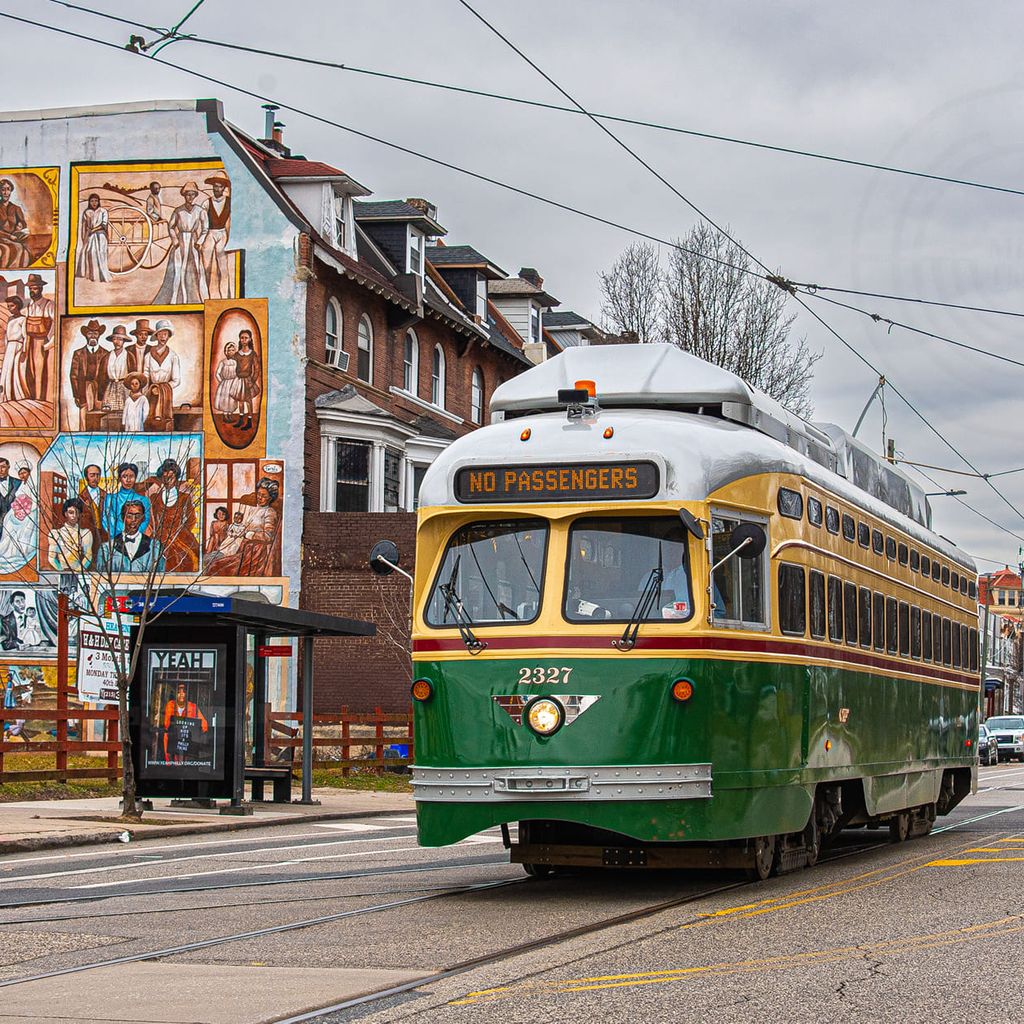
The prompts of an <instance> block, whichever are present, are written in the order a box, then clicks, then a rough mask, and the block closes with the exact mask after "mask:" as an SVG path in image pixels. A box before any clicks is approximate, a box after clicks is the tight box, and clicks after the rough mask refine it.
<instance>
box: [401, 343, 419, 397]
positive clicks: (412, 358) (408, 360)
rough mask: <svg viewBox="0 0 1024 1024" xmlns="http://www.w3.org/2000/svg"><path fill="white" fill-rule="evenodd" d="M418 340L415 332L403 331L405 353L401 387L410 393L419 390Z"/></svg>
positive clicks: (417, 392)
mask: <svg viewBox="0 0 1024 1024" xmlns="http://www.w3.org/2000/svg"><path fill="white" fill-rule="evenodd" d="M419 381H420V342H419V338H417V337H416V332H415V331H413V330H408V331H406V332H405V353H404V358H403V361H402V387H403V389H404V390H406V391H408V392H409V394H410V395H416V394H419V390H420V384H419Z"/></svg>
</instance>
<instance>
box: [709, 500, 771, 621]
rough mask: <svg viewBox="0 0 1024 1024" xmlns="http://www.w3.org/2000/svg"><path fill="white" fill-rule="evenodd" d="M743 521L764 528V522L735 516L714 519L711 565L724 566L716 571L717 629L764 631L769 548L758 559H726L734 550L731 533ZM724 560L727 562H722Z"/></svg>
mask: <svg viewBox="0 0 1024 1024" xmlns="http://www.w3.org/2000/svg"><path fill="white" fill-rule="evenodd" d="M741 522H756V523H757V525H758V526H761V527H762V528H764V526H765V523H764V520H763V519H762V520H755V519H752V518H751V519H747V520H743V519H739V518H737V517H736V516H735V515H731V516H727V515H719V514H717V513H713V514H712V516H711V564H712V565H715V564H716V563H718V562H721V563H722V564H721V565H719V566H718V568H717V569H716V570H715V575H714V579H713V581H712V583H713V587H712V596H713V598H714V602H715V614H714V622H715V625H716V626H754V627H757V628H764V626H766V625H767V621H768V615H767V610H766V608H765V605H766V603H767V601H766V597H767V587H766V585H765V576H766V566H765V562H766V560H767V552H768V549H767V548H766V549H765V552H764V553H763V554H762V555H761V556H759V557H757V558H739V557H738V556H735V555H734V556H733V557H732V558H729V557H727V556H728V555H729V553H730V552H731V551H732V550H733V547H732V544H731V541H730V538H731V535H732V531H733V530H734V529H736V527H737V526H739V525H740V523H741ZM723 560H724V561H723Z"/></svg>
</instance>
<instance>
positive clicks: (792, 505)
mask: <svg viewBox="0 0 1024 1024" xmlns="http://www.w3.org/2000/svg"><path fill="white" fill-rule="evenodd" d="M778 509H779V513H780V514H781V515H783V516H785V517H786V518H787V519H801V520H802V519H803V514H804V499H803V496H802V495H801V494H800V493H799V492H798V491H794V490H791V489H790V488H788V487H780V488H779V492H778ZM807 521H808V522H809V523H810V524H811V526H814V527H816V528H820V527H821V525H822V523H824V524H825V529H826V530H828V532H829V533H833V534H839V533H840V532H841V533H842V537H843V540H845V541H847V542H848V543H850V544H854V543H856V544H859V545H860V547H862V548H864V549H865V550H867V549H870V550H871V551H873V552H874V553H875V554H876V555H882V554H884V555H885V557H886V558H887V559H888V560H889V561H891V562H898V563H899V564H900V565H904V566H907V565H908V566H909V567H910V571H911V572H917V573H920V574H921V575H922V576H925V577H928V578H930V579H932V580H933V581H934V582H936V583H938V584H940V585H941V586H943V587H949V588H950V589H951V590H953V591H955V592H956V593H959V594H963V595H964V596H965V597H969V598H970V599H971V600H975V599H976V598H977V596H978V585H977V583H976V582H975V581H974V580H972V579H970V578H969V577H968V576H967V575H966V574H964V573H959V572H956V571H955V570H953V569H951V568H950V567H949V566H948V565H943V564H942V563H941V562H939V561H938V560H936V559H932V558H930V557H929V556H928V555H924V554H921V552H919V551H916V550H914V549H912V548H910V547H909V546H908V545H907V544H904V543H903V542H902V541H897V540H896V539H895V538H893V537H887V536H885V535H884V534H883V533H882V531H881V530H877V529H873V528H872V527H870V526H869V525H868V524H867V523H865V522H858V521H857V520H855V519H854V517H853V516H852V515H850V514H849V513H847V512H842V513H840V511H839V510H838V509H837V508H834V507H833V506H832V505H826V506H825V507H824V514H823V512H822V503H821V501H820V500H819V499H817V498H814V497H808V498H807Z"/></svg>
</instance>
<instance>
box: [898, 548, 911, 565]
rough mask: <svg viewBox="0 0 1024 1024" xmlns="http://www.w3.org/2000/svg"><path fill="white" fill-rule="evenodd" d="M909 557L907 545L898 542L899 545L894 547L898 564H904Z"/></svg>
mask: <svg viewBox="0 0 1024 1024" xmlns="http://www.w3.org/2000/svg"><path fill="white" fill-rule="evenodd" d="M909 559H910V551H909V549H908V548H907V545H906V544H899V545H897V547H896V561H898V562H899V563H900V565H906V564H907V562H908V561H909Z"/></svg>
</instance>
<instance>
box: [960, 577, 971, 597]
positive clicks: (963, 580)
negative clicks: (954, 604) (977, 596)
mask: <svg viewBox="0 0 1024 1024" xmlns="http://www.w3.org/2000/svg"><path fill="white" fill-rule="evenodd" d="M960 593H961V594H966V595H969V594H970V585H969V584H968V582H967V577H966V576H961V577H960Z"/></svg>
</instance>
